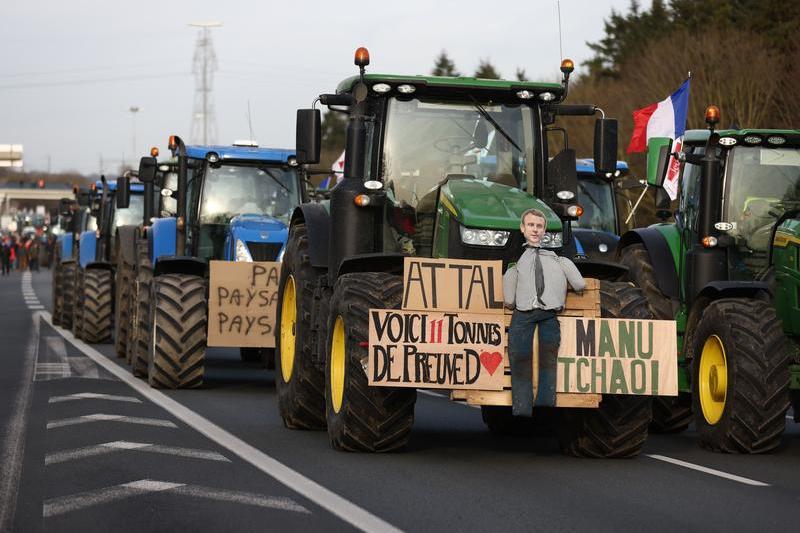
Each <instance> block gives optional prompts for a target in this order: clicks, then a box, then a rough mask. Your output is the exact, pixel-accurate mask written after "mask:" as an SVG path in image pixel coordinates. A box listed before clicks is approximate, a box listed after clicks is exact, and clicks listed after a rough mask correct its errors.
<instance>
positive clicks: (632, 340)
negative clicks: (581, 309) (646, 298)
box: [556, 316, 678, 396]
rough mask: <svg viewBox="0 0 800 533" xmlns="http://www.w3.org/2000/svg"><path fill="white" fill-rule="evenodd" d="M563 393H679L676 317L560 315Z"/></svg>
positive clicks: (560, 370) (558, 368) (671, 394)
mask: <svg viewBox="0 0 800 533" xmlns="http://www.w3.org/2000/svg"><path fill="white" fill-rule="evenodd" d="M558 321H559V322H560V324H561V346H560V347H559V350H558V367H557V370H558V375H557V380H558V381H557V386H556V390H557V391H558V392H577V393H601V394H643V395H653V396H676V395H677V394H678V362H677V358H676V357H675V354H676V353H677V352H678V347H677V340H676V339H677V335H676V331H675V329H676V326H675V322H674V321H672V320H625V319H612V318H577V317H564V316H560V317H558Z"/></svg>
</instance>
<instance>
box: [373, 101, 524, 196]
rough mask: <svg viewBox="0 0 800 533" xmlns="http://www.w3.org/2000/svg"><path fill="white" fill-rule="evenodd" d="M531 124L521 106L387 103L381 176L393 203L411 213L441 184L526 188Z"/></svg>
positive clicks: (442, 102) (459, 103)
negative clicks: (487, 183) (480, 182)
mask: <svg viewBox="0 0 800 533" xmlns="http://www.w3.org/2000/svg"><path fill="white" fill-rule="evenodd" d="M532 121H533V118H532V113H531V110H530V108H529V107H527V106H524V105H509V104H492V103H486V102H480V103H477V102H474V103H473V102H463V101H462V102H458V103H454V102H448V101H443V100H433V99H413V100H398V99H396V98H392V99H390V100H389V108H388V115H387V119H386V132H385V137H384V143H383V159H382V161H381V177H382V178H383V181H384V182H385V183H386V188H387V190H388V191H389V193H390V195H393V196H394V198H393V199H394V201H395V202H396V203H398V204H399V205H401V206H409V207H411V208H417V206H418V205H419V204H420V203H422V202H423V198H425V196H426V195H428V194H430V193H434V192H435V191H436V190H437V187H438V186H439V185H440V184H441V183H442V182H443V181H444V180H445V179H469V178H472V179H479V180H489V181H493V182H496V183H500V184H503V185H507V186H509V187H518V188H525V183H526V180H527V176H528V175H532V164H533V162H532V161H529V160H528V159H529V157H527V154H529V153H533V150H532V143H533V141H532V138H533V134H532V131H533V128H532Z"/></svg>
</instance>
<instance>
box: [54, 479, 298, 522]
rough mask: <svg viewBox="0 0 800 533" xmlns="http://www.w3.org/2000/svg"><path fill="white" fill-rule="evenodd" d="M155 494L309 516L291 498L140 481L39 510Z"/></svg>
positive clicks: (74, 507) (66, 508)
mask: <svg viewBox="0 0 800 533" xmlns="http://www.w3.org/2000/svg"><path fill="white" fill-rule="evenodd" d="M155 492H163V493H169V494H177V495H181V496H190V497H193V498H204V499H208V500H215V501H221V502H226V503H238V504H242V505H252V506H256V507H265V508H268V509H276V510H279V511H289V512H294V513H302V514H311V511H309V510H308V509H306V508H305V507H303V506H302V505H300V504H299V503H297V502H296V501H294V500H292V499H291V498H283V497H278V496H267V495H264V494H256V493H252V492H242V491H233V490H224V489H215V488H211V487H202V486H199V485H186V484H184V483H170V482H168V481H158V480H153V479H140V480H138V481H132V482H130V483H123V484H122V485H114V486H112V487H106V488H102V489H97V490H90V491H86V492H79V493H77V494H72V495H69V496H61V497H58V498H51V499H49V500H45V502H44V505H43V507H42V515H43V516H44V518H50V517H53V516H58V515H62V514H65V513H69V512H72V511H79V510H81V509H86V508H87V507H93V506H96V505H101V504H105V503H110V502H114V501H119V500H124V499H127V498H132V497H135V496H141V495H144V494H151V493H155Z"/></svg>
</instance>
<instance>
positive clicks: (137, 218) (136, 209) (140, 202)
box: [113, 194, 144, 228]
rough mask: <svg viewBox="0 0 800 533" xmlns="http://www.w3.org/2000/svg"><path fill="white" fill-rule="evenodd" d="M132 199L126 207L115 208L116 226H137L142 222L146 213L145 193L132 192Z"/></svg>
mask: <svg viewBox="0 0 800 533" xmlns="http://www.w3.org/2000/svg"><path fill="white" fill-rule="evenodd" d="M130 198H131V201H130V204H129V205H128V207H127V208H125V209H114V225H113V227H114V228H118V227H120V226H135V225H138V224H140V223H141V222H142V215H143V214H144V195H143V194H131V196H130Z"/></svg>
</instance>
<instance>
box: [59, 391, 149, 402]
mask: <svg viewBox="0 0 800 533" xmlns="http://www.w3.org/2000/svg"><path fill="white" fill-rule="evenodd" d="M74 400H109V401H112V402H130V403H142V400H140V399H139V398H134V397H133V396H117V395H115V394H99V393H96V392H77V393H75V394H69V395H67V396H52V397H51V398H50V400H49V401H48V403H60V402H70V401H74Z"/></svg>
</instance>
